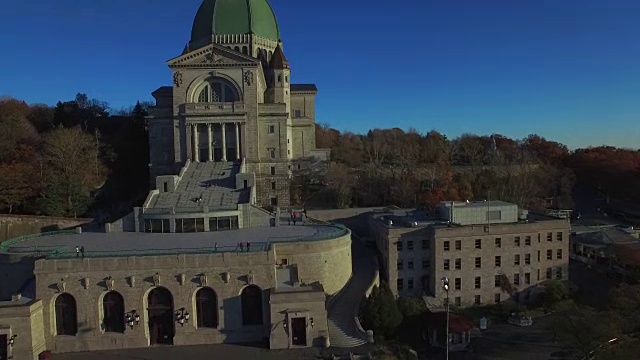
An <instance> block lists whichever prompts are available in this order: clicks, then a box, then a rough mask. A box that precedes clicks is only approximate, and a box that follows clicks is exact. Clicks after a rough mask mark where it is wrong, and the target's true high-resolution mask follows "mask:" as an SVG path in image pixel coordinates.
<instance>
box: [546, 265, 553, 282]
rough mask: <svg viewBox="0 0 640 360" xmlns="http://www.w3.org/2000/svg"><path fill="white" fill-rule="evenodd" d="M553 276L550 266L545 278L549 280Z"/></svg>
mask: <svg viewBox="0 0 640 360" xmlns="http://www.w3.org/2000/svg"><path fill="white" fill-rule="evenodd" d="M552 277H553V270H552V269H551V268H547V280H550V279H551V278H552Z"/></svg>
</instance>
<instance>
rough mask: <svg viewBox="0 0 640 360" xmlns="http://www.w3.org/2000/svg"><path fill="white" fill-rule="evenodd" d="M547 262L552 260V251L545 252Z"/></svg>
mask: <svg viewBox="0 0 640 360" xmlns="http://www.w3.org/2000/svg"><path fill="white" fill-rule="evenodd" d="M547 260H553V250H551V249H549V250H547Z"/></svg>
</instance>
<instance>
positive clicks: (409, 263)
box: [407, 259, 413, 270]
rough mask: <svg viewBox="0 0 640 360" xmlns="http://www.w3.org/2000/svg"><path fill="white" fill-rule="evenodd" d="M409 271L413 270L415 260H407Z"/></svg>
mask: <svg viewBox="0 0 640 360" xmlns="http://www.w3.org/2000/svg"><path fill="white" fill-rule="evenodd" d="M407 269H409V270H413V259H409V260H407Z"/></svg>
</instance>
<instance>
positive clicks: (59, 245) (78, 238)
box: [0, 225, 349, 259]
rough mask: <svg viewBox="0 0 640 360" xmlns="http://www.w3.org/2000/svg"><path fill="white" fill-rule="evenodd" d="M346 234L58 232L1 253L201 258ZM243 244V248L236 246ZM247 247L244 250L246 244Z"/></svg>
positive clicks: (317, 229)
mask: <svg viewBox="0 0 640 360" xmlns="http://www.w3.org/2000/svg"><path fill="white" fill-rule="evenodd" d="M348 232H349V230H348V229H346V228H344V227H342V226H340V225H297V226H289V225H282V226H276V227H266V226H263V227H253V228H247V229H239V230H229V231H217V232H203V233H164V234H163V233H138V232H124V233H90V232H87V233H81V234H75V233H72V232H69V231H67V232H57V233H54V234H52V235H48V236H47V234H46V233H45V234H37V235H33V236H31V237H21V238H18V239H12V240H8V241H6V242H4V243H2V244H1V245H0V252H5V253H18V254H20V253H23V254H36V255H42V256H45V257H47V258H54V259H55V258H69V257H75V256H76V250H75V247H76V246H78V247H83V246H84V249H85V256H86V257H119V256H149V255H175V254H204V253H215V252H241V251H245V252H246V251H251V252H254V251H266V250H268V249H269V248H270V245H271V244H273V243H279V242H298V241H317V240H328V239H333V238H337V237H340V236H344V235H346V234H348ZM240 242H242V243H243V245H244V246H243V248H242V249H241V248H240V247H239V243H240ZM247 243H250V244H251V245H250V248H249V250H247V246H246V244H247Z"/></svg>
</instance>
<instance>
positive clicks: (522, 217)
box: [518, 209, 529, 220]
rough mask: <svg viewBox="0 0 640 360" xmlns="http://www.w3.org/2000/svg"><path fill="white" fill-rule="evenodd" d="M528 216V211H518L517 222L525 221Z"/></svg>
mask: <svg viewBox="0 0 640 360" xmlns="http://www.w3.org/2000/svg"><path fill="white" fill-rule="evenodd" d="M528 215H529V210H525V209H520V210H519V211H518V220H527V216H528Z"/></svg>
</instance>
